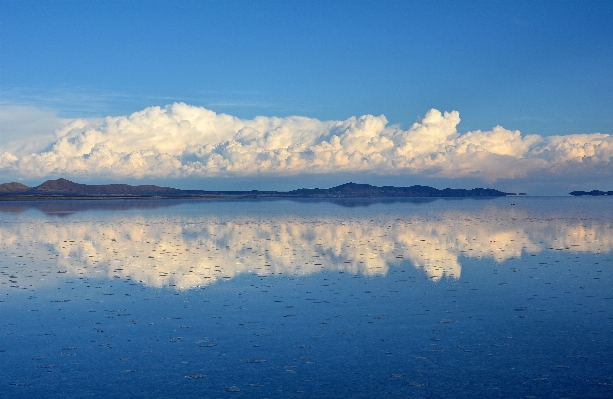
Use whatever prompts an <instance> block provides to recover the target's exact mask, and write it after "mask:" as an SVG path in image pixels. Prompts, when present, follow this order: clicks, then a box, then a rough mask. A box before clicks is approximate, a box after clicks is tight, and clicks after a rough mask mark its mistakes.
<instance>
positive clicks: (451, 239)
mask: <svg viewBox="0 0 613 399" xmlns="http://www.w3.org/2000/svg"><path fill="white" fill-rule="evenodd" d="M100 219H101V220H93V219H92V220H89V219H88V220H84V219H83V218H74V219H70V220H65V219H63V220H60V219H51V218H47V217H31V218H23V220H22V221H21V222H17V221H16V222H13V223H4V224H2V225H0V242H1V244H0V245H1V246H0V256H1V257H2V263H1V265H2V266H3V267H2V272H1V274H0V283H1V285H0V287H2V288H7V287H10V286H12V287H22V288H23V287H26V288H28V287H32V288H36V287H38V286H41V285H44V284H45V283H49V282H53V281H54V280H55V279H57V278H65V277H69V276H70V277H73V278H74V277H79V278H91V277H106V278H109V279H113V278H122V279H126V278H129V279H131V280H134V281H136V282H140V283H143V284H145V285H147V286H151V287H166V286H171V287H174V288H175V289H178V290H186V289H190V288H193V287H198V286H205V285H208V284H212V283H215V282H217V281H220V280H223V279H230V278H233V277H236V276H238V275H240V274H243V273H252V274H256V275H258V276H266V277H269V276H277V275H284V276H286V275H290V276H304V275H309V274H313V273H318V272H321V271H324V270H328V271H339V272H341V271H342V272H348V273H352V274H362V275H366V276H377V275H385V274H387V273H388V271H389V269H390V268H391V267H399V266H401V264H402V263H403V262H405V261H407V262H408V263H409V264H411V265H412V266H414V267H415V268H417V269H419V270H421V271H422V272H423V273H424V274H425V275H426V276H427V277H429V278H430V279H431V280H432V281H439V280H440V279H442V278H452V279H459V278H460V276H461V271H462V266H461V261H462V258H487V259H493V260H495V261H496V262H504V261H505V260H508V259H511V258H514V257H520V256H521V255H522V254H525V253H537V252H540V251H543V250H562V251H571V252H576V253H579V252H585V253H602V252H609V251H611V249H612V248H613V239H612V231H613V230H612V226H611V224H610V223H608V222H607V223H604V222H600V221H596V220H591V221H581V220H574V221H569V220H564V219H556V220H543V219H531V218H529V217H526V215H524V214H522V213H521V212H515V211H513V212H511V211H504V212H502V211H501V210H499V209H495V208H493V209H490V210H486V211H482V212H479V213H477V212H474V213H470V212H458V211H448V212H443V213H441V214H440V215H438V216H437V217H436V218H426V217H418V216H409V217H407V218H402V219H398V218H385V217H379V218H375V219H362V218H349V219H346V218H333V217H327V218H323V219H322V218H304V217H290V216H282V217H277V218H273V219H263V218H257V217H237V218H225V219H224V218H222V217H210V216H200V217H187V216H185V217H181V216H179V217H176V216H173V217H169V216H156V215H154V216H147V217H145V216H136V217H128V216H125V217H124V216H113V217H100Z"/></svg>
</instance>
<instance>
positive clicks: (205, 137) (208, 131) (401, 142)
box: [0, 103, 613, 182]
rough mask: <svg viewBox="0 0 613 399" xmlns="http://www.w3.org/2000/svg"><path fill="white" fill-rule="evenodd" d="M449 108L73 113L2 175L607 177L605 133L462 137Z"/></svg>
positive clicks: (609, 140) (8, 157) (1, 159)
mask: <svg viewBox="0 0 613 399" xmlns="http://www.w3.org/2000/svg"><path fill="white" fill-rule="evenodd" d="M459 123H460V114H459V113H458V112H457V111H452V112H444V113H442V112H440V111H438V110H435V109H432V110H430V111H428V112H427V113H426V115H425V116H424V117H423V118H421V119H420V120H419V121H418V122H416V123H414V124H413V125H412V126H411V127H409V128H408V129H406V130H403V129H401V128H400V127H399V126H396V125H390V124H388V121H387V119H386V118H385V116H383V115H380V116H373V115H364V116H360V117H351V118H349V119H346V120H332V121H321V120H318V119H314V118H307V117H301V116H292V117H283V118H280V117H256V118H254V119H240V118H237V117H235V116H232V115H227V114H218V113H215V112H213V111H211V110H208V109H205V108H202V107H196V106H191V105H187V104H185V103H174V104H172V105H169V106H166V107H150V108H146V109H144V110H142V111H139V112H135V113H133V114H131V115H129V116H118V117H107V118H104V119H91V120H90V119H74V120H71V121H70V122H68V123H66V124H65V125H64V126H62V127H61V128H59V129H57V130H56V132H55V140H54V141H53V142H52V143H50V145H49V146H48V147H47V149H46V150H44V151H39V152H35V153H32V154H27V155H20V154H15V153H13V152H11V151H10V146H8V145H7V144H5V145H1V146H0V154H1V155H0V171H2V173H5V174H10V175H14V176H18V177H21V178H33V177H46V176H55V175H63V176H73V177H87V178H92V177H96V176H105V177H115V178H132V179H140V178H186V177H237V176H254V175H266V176H292V175H300V174H334V173H370V174H391V175H402V174H404V175H422V176H431V177H444V178H463V177H476V178H480V179H483V180H484V181H488V182H493V181H495V180H497V179H513V178H518V177H530V176H532V175H539V176H542V174H553V175H558V176H559V175H573V174H574V175H578V174H591V175H593V174H601V175H602V174H604V175H607V176H608V175H612V174H613V162H612V158H613V137H612V136H610V135H608V134H600V133H593V134H576V135H565V136H548V137H543V136H539V135H522V134H521V133H520V132H519V131H511V130H507V129H505V128H503V127H501V126H496V127H494V128H493V129H491V130H488V131H480V130H477V131H471V132H467V133H464V134H460V133H458V131H457V126H458V124H459Z"/></svg>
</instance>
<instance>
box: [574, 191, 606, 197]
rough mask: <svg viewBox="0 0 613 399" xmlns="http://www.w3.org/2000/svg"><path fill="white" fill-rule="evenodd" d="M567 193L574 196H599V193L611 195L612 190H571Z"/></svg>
mask: <svg viewBox="0 0 613 399" xmlns="http://www.w3.org/2000/svg"><path fill="white" fill-rule="evenodd" d="M569 194H570V195H574V196H575V197H580V196H582V195H591V196H601V195H613V191H601V190H592V191H571V192H570V193H569Z"/></svg>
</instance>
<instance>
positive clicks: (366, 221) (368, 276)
mask: <svg viewBox="0 0 613 399" xmlns="http://www.w3.org/2000/svg"><path fill="white" fill-rule="evenodd" d="M612 205H613V200H611V199H609V198H499V199H490V200H436V201H425V202H424V201H417V202H411V201H404V202H403V201H401V202H391V203H377V202H368V201H367V202H361V201H348V202H347V201H346V202H343V203H334V202H315V201H302V202H290V201H219V202H216V201H183V202H169V201H162V200H150V201H107V202H104V201H91V202H67V201H56V202H53V201H51V202H22V203H17V202H11V203H0V317H1V322H2V330H1V331H0V367H1V370H2V373H1V374H0V397H24V398H25V397H91V396H93V397H160V398H162V397H188V398H194V397H314V396H317V397H373V396H375V397H378V396H387V397H441V396H443V397H444V396H448V397H475V396H479V397H481V396H485V395H487V396H489V397H611V396H612V395H613V365H612V362H613V361H612V360H611V359H612V355H613V307H612V305H613V285H612V282H613V254H612V253H611V251H612V250H613V207H612Z"/></svg>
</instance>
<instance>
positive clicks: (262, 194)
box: [0, 179, 510, 199]
mask: <svg viewBox="0 0 613 399" xmlns="http://www.w3.org/2000/svg"><path fill="white" fill-rule="evenodd" d="M509 194H510V193H505V192H502V191H498V190H494V189H491V188H473V189H472V190H466V189H458V188H446V189H443V190H439V189H436V188H433V187H428V186H411V187H394V186H383V187H377V186H371V185H370V184H357V183H346V184H341V185H340V186H336V187H332V188H327V189H319V188H312V189H311V188H301V189H298V190H293V191H288V192H279V191H258V190H252V191H204V190H179V189H176V188H171V187H159V186H154V185H140V186H131V185H129V184H98V185H89V184H80V183H75V182H72V181H70V180H67V179H57V180H47V181H46V182H44V183H43V184H41V185H39V186H36V187H28V186H25V185H23V184H21V183H5V184H0V196H1V197H4V198H5V199H6V198H7V197H16V196H18V197H20V198H32V197H34V198H41V197H54V198H56V197H59V198H61V197H70V198H75V197H105V198H106V197H126V198H127V197H217V198H227V197H232V198H400V197H422V198H423V197H501V196H505V195H509Z"/></svg>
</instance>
